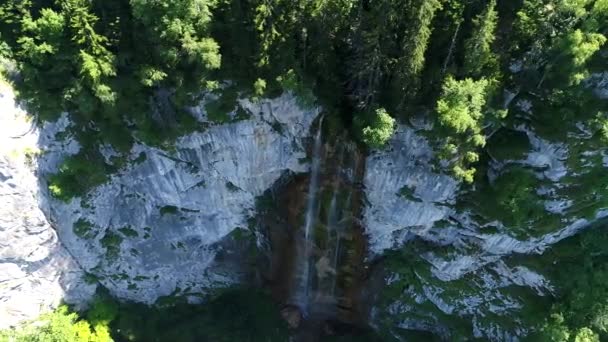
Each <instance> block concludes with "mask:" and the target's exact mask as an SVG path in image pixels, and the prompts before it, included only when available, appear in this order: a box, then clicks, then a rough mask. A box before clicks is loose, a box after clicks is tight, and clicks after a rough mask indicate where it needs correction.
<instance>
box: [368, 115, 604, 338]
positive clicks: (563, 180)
mask: <svg viewBox="0 0 608 342" xmlns="http://www.w3.org/2000/svg"><path fill="white" fill-rule="evenodd" d="M528 109H529V108H528ZM577 131H578V132H577ZM585 131H586V129H585V127H584V125H583V124H578V125H577V128H576V129H575V131H574V132H573V133H572V137H573V139H572V140H565V141H558V142H550V141H548V140H545V139H543V138H541V137H540V136H539V135H538V134H537V133H535V131H534V129H533V128H531V127H529V126H527V125H521V126H518V127H517V128H516V130H515V131H514V132H511V133H509V134H511V135H512V134H517V135H518V136H519V137H520V138H521V139H523V140H524V141H523V142H522V143H521V144H519V147H518V148H517V149H518V150H517V151H513V146H512V144H514V141H516V139H515V138H514V137H513V136H511V135H510V136H509V142H510V144H511V145H509V144H503V143H502V141H501V139H502V138H501V137H499V136H497V137H496V138H495V140H497V141H495V144H494V146H493V145H492V141H491V142H490V152H491V154H495V155H489V156H486V157H487V158H489V160H488V165H489V167H488V168H487V169H483V170H480V172H483V173H482V174H481V175H482V177H480V179H481V180H480V181H477V182H476V183H475V184H474V185H473V187H472V189H464V188H462V189H458V184H456V182H455V181H454V180H452V179H451V178H450V177H448V176H446V175H445V174H442V173H441V172H440V171H436V170H438V169H439V168H437V169H433V168H432V167H431V165H432V164H431V161H432V150H431V148H430V147H429V144H428V143H427V142H426V139H424V138H423V137H422V136H423V134H422V133H423V132H422V131H414V129H413V128H409V127H404V126H403V127H400V129H399V132H398V133H397V134H396V135H395V137H394V138H393V139H392V141H391V142H390V144H389V147H388V148H387V149H385V150H382V151H375V152H373V153H372V154H371V155H370V157H369V158H368V162H367V172H366V178H365V185H366V195H367V199H368V200H369V204H368V206H367V207H366V209H365V212H364V218H363V219H364V221H365V228H366V231H367V233H368V235H369V238H370V243H371V252H372V255H371V257H372V258H375V257H377V256H379V255H384V256H385V259H384V261H383V263H382V265H383V266H382V267H381V268H380V269H377V270H376V271H375V273H374V275H373V277H372V278H379V279H380V280H376V281H372V282H371V285H370V286H376V287H379V288H381V289H382V290H381V291H379V292H380V295H378V296H377V298H376V299H377V302H376V303H378V304H377V306H375V307H374V310H373V315H372V322H373V324H374V325H376V326H377V327H378V328H379V329H381V330H384V331H391V333H392V334H393V335H394V336H398V335H399V330H400V329H412V330H428V331H432V332H434V333H436V334H439V335H440V336H443V337H444V338H446V339H455V338H458V337H462V338H466V336H471V335H474V336H476V337H485V338H489V339H491V340H495V341H517V340H518V339H519V338H520V337H521V336H523V335H525V334H526V333H527V332H528V331H529V328H530V327H529V326H528V325H526V317H525V314H524V313H523V312H524V311H526V310H522V309H523V308H524V306H529V305H532V304H530V303H533V302H534V301H535V300H538V298H541V297H543V296H546V295H549V294H551V293H553V292H554V290H555V289H554V286H553V285H552V284H551V281H550V280H549V279H547V278H546V277H545V276H544V275H543V268H542V266H541V267H538V266H539V265H538V264H536V265H535V266H536V267H532V268H531V267H530V265H534V262H532V260H534V259H535V258H538V255H539V254H542V253H543V252H545V251H546V250H547V249H549V248H552V246H554V245H555V244H557V243H558V242H560V241H562V240H563V239H565V238H568V237H570V236H572V235H574V234H577V233H578V232H580V231H581V230H583V229H585V228H588V227H589V226H590V225H591V223H592V222H595V221H598V220H600V219H602V218H604V217H606V216H607V215H608V211H606V210H605V206H604V205H603V204H602V203H605V202H603V199H604V197H603V196H605V194H604V193H601V191H600V190H599V188H598V187H595V186H593V185H592V184H593V183H592V182H593V181H594V180H595V181H599V180H600V179H601V178H600V177H597V176H598V174H601V172H604V173H605V163H604V161H603V157H602V156H603V155H604V153H605V152H606V149H605V148H604V147H602V146H601V145H600V146H597V145H594V143H593V142H592V139H591V136H590V135H585V134H584V133H585ZM501 134H503V133H501ZM515 144H517V143H515ZM507 149H509V150H508V151H507ZM581 150H583V151H585V152H584V153H582V154H581V155H573V153H572V151H577V152H579V153H580V151H581ZM602 170H603V171H602ZM598 172H599V173H598ZM514 175H515V176H516V177H513V176H514ZM503 179H507V181H504V180H503ZM589 197H592V198H593V200H590V199H589ZM580 203H589V205H588V206H586V207H585V206H580V205H576V204H580ZM520 216H521V217H520ZM370 292H371V293H373V292H374V291H373V289H372V290H371V291H370ZM535 298H536V299H535ZM528 318H529V317H528Z"/></svg>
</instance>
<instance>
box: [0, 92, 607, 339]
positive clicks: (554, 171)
mask: <svg viewBox="0 0 608 342" xmlns="http://www.w3.org/2000/svg"><path fill="white" fill-rule="evenodd" d="M1 93H2V94H3V95H2V108H3V110H2V111H1V112H0V120H2V122H0V129H1V130H2V135H1V136H0V139H2V144H0V191H1V192H0V195H1V196H2V197H0V198H2V199H1V201H2V204H3V205H2V206H1V207H0V211H2V213H3V214H2V215H0V216H1V217H2V218H1V219H0V247H1V248H0V271H2V272H0V284H1V286H0V315H4V316H0V322H2V323H3V324H4V325H7V324H14V323H16V322H18V321H21V320H24V319H29V318H33V317H35V316H36V315H37V314H38V313H39V312H40V311H42V310H44V309H46V308H49V307H52V306H53V305H55V304H56V303H57V302H58V301H59V300H60V299H62V298H64V299H65V300H67V301H69V302H72V303H81V304H82V303H86V301H87V300H88V299H89V298H90V297H91V296H92V294H93V292H94V290H95V285H89V283H90V284H97V283H99V284H102V285H103V286H104V287H106V288H108V289H109V291H110V292H111V293H112V294H114V295H116V296H117V297H119V298H125V299H133V300H136V301H141V302H145V303H153V302H155V301H156V300H158V299H159V298H162V297H164V296H169V295H176V296H183V297H186V298H188V299H189V300H198V299H199V298H200V297H201V296H204V295H205V294H207V293H209V291H211V290H213V289H215V288H218V287H225V286H230V285H233V284H236V283H241V282H244V281H246V279H247V276H248V272H249V271H250V270H251V267H250V265H248V264H249V262H250V261H251V260H249V259H248V258H250V257H249V256H248V255H247V250H248V248H249V247H251V244H254V245H255V244H256V243H257V242H259V241H261V239H262V238H261V235H256V234H258V233H256V231H255V229H250V228H253V227H250V224H251V221H250V220H249V219H250V218H251V217H253V215H254V213H255V211H256V198H258V197H259V196H260V195H262V194H263V193H264V192H265V191H266V190H268V189H270V188H271V187H272V186H273V184H275V183H276V182H277V180H279V179H281V178H283V176H284V175H285V174H289V173H306V172H308V171H309V169H310V165H309V164H310V163H309V161H308V159H307V153H306V149H305V145H306V141H310V139H309V138H310V133H311V132H310V131H311V125H312V122H313V121H314V120H315V118H316V117H317V116H318V110H316V109H315V110H303V109H301V108H299V107H298V106H297V105H296V103H297V101H296V100H295V98H294V97H293V96H291V95H287V94H286V95H283V96H281V97H279V98H276V99H273V100H264V101H261V102H255V103H254V102H251V101H248V100H240V101H239V107H240V112H241V114H240V115H239V120H238V121H237V120H232V121H231V122H230V123H227V124H222V125H216V124H213V122H211V121H210V120H209V119H208V118H207V115H206V113H205V110H204V102H203V103H202V104H201V106H199V107H196V108H193V114H194V115H195V116H196V117H197V119H198V120H199V121H201V122H203V123H205V124H207V126H208V127H207V128H206V129H205V130H204V131H201V132H196V133H192V134H189V135H186V136H183V137H181V138H179V139H178V140H177V141H176V142H175V148H174V149H171V150H163V149H159V148H156V147H151V146H147V145H144V144H141V143H138V144H136V145H135V146H134V147H133V149H132V151H131V152H130V155H129V157H128V163H127V164H126V165H127V166H125V167H123V168H121V169H120V170H119V171H118V172H117V173H116V174H113V175H112V176H111V177H110V180H109V181H108V182H106V183H105V184H103V185H101V186H99V187H97V188H96V189H93V190H92V191H91V192H90V193H89V194H88V195H87V196H85V197H83V198H75V199H73V200H71V201H70V202H69V203H65V202H62V201H59V200H57V199H54V198H52V197H51V196H50V195H49V194H48V191H47V190H46V181H45V176H46V175H48V174H50V173H53V172H56V170H57V169H58V167H59V165H60V163H61V160H62V159H63V158H64V157H65V156H67V155H69V154H75V153H77V152H78V150H79V145H78V143H77V142H76V141H74V140H72V139H70V138H69V136H68V137H67V138H64V139H63V140H62V139H61V137H62V136H64V137H65V136H66V135H67V134H66V132H69V125H70V122H69V120H68V119H67V116H64V117H62V119H60V120H59V121H57V122H55V123H47V124H45V125H44V126H43V127H42V128H40V129H36V128H31V127H32V126H31V125H30V124H29V123H28V122H27V121H25V120H26V115H25V113H23V112H22V111H19V110H17V109H15V105H14V103H13V97H12V93H11V92H10V90H9V89H8V88H7V87H4V88H2V92H1ZM600 95H601V94H600ZM514 101H515V102H514V103H515V107H516V108H518V111H519V112H518V113H517V115H521V116H522V117H525V115H526V112H529V111H530V110H534V108H533V105H532V103H531V102H527V100H526V99H517V100H514ZM243 113H245V114H246V115H243ZM231 114H236V113H231ZM233 118H236V116H233ZM411 126H413V127H410V126H406V125H401V126H399V128H398V131H397V133H396V134H395V136H394V137H393V139H392V140H391V142H390V144H389V146H388V147H387V148H386V149H383V150H379V151H372V152H371V153H370V155H369V156H368V157H367V160H366V162H365V163H364V164H365V165H366V166H365V172H364V173H365V175H364V176H362V177H363V178H362V179H363V192H364V195H365V196H364V197H365V199H362V202H363V203H365V204H363V206H362V208H361V209H362V214H361V222H360V223H361V226H362V227H363V228H364V230H365V234H366V237H367V240H368V245H369V246H368V247H369V248H368V250H369V253H368V261H372V260H382V261H381V262H380V263H379V264H378V265H379V267H376V268H375V269H374V270H373V272H372V274H371V280H370V290H368V292H367V293H368V294H369V295H370V297H372V302H373V309H372V315H371V322H372V324H373V325H374V326H376V327H378V328H379V329H381V330H382V331H389V332H390V333H391V334H392V335H394V336H397V337H398V336H399V331H400V329H422V330H430V331H433V332H434V333H437V334H439V335H441V336H444V337H445V338H448V336H451V337H450V338H453V337H454V336H470V335H471V334H473V335H475V336H478V337H487V338H490V339H492V340H499V341H502V340H517V339H518V338H519V337H520V336H523V335H525V334H526V333H527V331H528V330H529V326H527V325H526V323H525V322H526V320H525V319H526V317H525V312H524V311H525V310H522V308H523V307H524V305H526V303H529V302H531V301H534V300H536V299H537V298H542V297H543V296H546V295H548V294H551V293H552V292H553V291H554V290H555V288H554V285H553V284H552V283H551V281H550V279H548V278H547V277H546V276H545V275H544V274H543V272H542V267H541V268H539V267H534V263H531V262H530V260H533V259H534V258H535V257H537V256H538V255H539V254H541V253H543V252H544V251H546V250H547V249H548V248H553V246H555V244H556V243H558V242H559V241H561V240H563V239H565V238H567V237H569V236H572V235H574V234H577V233H578V232H580V231H581V230H582V229H585V228H586V227H588V226H589V224H590V223H591V222H593V221H596V220H598V219H600V218H602V217H605V216H606V215H608V212H607V211H606V210H604V209H605V208H607V207H608V192H606V191H601V190H602V189H599V188H598V187H594V184H595V183H596V182H601V181H602V180H603V179H605V177H606V174H607V173H606V172H605V168H606V166H607V165H608V163H607V162H606V160H608V157H607V156H608V153H607V151H606V148H605V147H603V146H604V145H598V144H596V143H595V142H594V141H593V137H592V136H591V135H590V134H589V133H588V131H589V130H588V128H587V127H585V125H584V124H582V123H580V124H577V125H576V127H574V128H573V130H572V131H571V133H569V135H568V137H566V138H565V139H563V140H555V139H553V140H551V139H548V138H546V137H543V136H542V134H540V133H538V132H537V131H538V130H537V129H535V127H531V126H530V125H528V124H525V123H523V124H521V125H518V126H515V128H513V129H511V130H505V129H503V130H501V131H499V132H498V133H496V134H495V135H493V136H492V137H491V138H490V140H489V143H488V153H487V155H486V156H485V157H484V158H486V159H485V160H484V162H483V163H480V164H483V165H487V167H485V168H483V169H480V170H479V171H478V172H479V173H480V174H481V175H483V177H480V180H478V181H476V183H475V184H474V185H473V186H472V187H462V186H460V185H459V184H458V183H457V182H456V181H455V180H454V179H453V178H451V177H450V176H449V175H448V174H447V173H446V172H444V171H442V168H441V165H438V164H437V163H436V162H435V157H434V156H433V149H432V147H431V145H430V144H429V142H428V140H427V138H425V135H428V134H426V133H425V132H424V130H425V129H428V125H426V124H424V123H420V122H413V123H412V125H411ZM504 141H508V142H509V143H508V144H505V143H504ZM507 147H508V148H507ZM38 150H39V151H40V153H39V154H38V153H35V151H38ZM100 151H101V152H102V154H103V155H104V157H105V158H106V160H107V162H108V163H112V162H113V161H112V156H113V155H115V152H114V151H113V150H112V149H111V148H110V147H108V146H101V147H100ZM362 164H363V163H362ZM341 172H345V173H348V172H352V170H350V171H349V169H348V167H345V170H343V171H341ZM362 173H363V172H362ZM327 184H330V183H329V182H328V183H327ZM358 185H359V184H357V186H358ZM332 189H333V188H332ZM327 194H328V195H327V196H325V195H324V196H322V197H323V198H325V202H327V203H326V205H325V206H326V207H328V208H331V207H332V205H331V203H332V198H340V196H335V194H333V193H332V192H331V191H327ZM294 196H295V195H294ZM302 196H304V195H302ZM283 197H284V196H278V198H283ZM289 197H293V196H289ZM325 202H323V203H325ZM278 207H280V206H278ZM321 211H323V210H321ZM326 211H328V212H331V210H326ZM357 212H358V209H357ZM294 215H295V216H297V215H299V214H298V213H295V214H294ZM329 216H331V215H329ZM329 216H328V217H329ZM328 220H329V219H328ZM354 221H357V220H354ZM328 222H329V221H328ZM358 223H359V222H358V221H357V224H358ZM336 236H338V235H336ZM338 240H339V239H338ZM59 241H61V243H60V242H59ZM336 255H337V254H336ZM381 256H382V257H383V258H380V257H381ZM361 273H362V272H361ZM85 280H86V281H85ZM373 286H377V287H378V290H377V291H376V290H375V289H374V288H372V287H373ZM5 316H6V317H5Z"/></svg>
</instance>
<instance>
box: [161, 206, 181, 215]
mask: <svg viewBox="0 0 608 342" xmlns="http://www.w3.org/2000/svg"><path fill="white" fill-rule="evenodd" d="M178 212H179V208H178V207H176V206H174V205H166V206H164V207H162V208H160V216H165V215H175V214H177V213H178Z"/></svg>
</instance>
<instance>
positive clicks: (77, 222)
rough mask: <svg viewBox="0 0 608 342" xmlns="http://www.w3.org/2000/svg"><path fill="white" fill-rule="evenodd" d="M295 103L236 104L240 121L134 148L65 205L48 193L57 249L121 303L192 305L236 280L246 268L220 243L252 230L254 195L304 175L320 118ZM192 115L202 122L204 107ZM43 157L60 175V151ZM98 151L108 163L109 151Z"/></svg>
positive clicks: (44, 168) (51, 149) (287, 98)
mask: <svg viewBox="0 0 608 342" xmlns="http://www.w3.org/2000/svg"><path fill="white" fill-rule="evenodd" d="M295 103H296V101H295V99H294V97H293V96H291V95H288V94H286V95H283V96H281V97H279V98H276V99H273V100H267V101H261V102H255V103H254V102H251V101H248V100H241V101H240V107H241V110H242V111H244V112H246V113H248V118H246V119H243V120H240V121H233V122H231V123H227V124H223V125H214V124H212V123H210V122H206V123H207V124H208V125H209V127H208V128H207V129H205V130H204V131H202V132H195V133H192V134H189V135H186V136H183V137H181V138H179V139H178V140H177V141H176V142H175V148H174V150H172V151H166V150H162V149H159V148H155V147H151V146H146V145H144V144H136V145H135V146H134V147H133V149H132V151H131V153H130V156H129V163H128V166H126V167H124V168H123V169H121V170H120V171H119V172H117V173H116V174H114V175H112V176H111V178H110V180H109V181H108V182H106V183H105V184H103V185H101V186H99V187H98V188H96V189H93V190H92V191H91V192H90V193H89V194H88V195H87V196H86V197H84V198H75V199H73V200H71V201H70V202H69V203H65V202H62V201H59V200H56V199H53V198H50V197H49V196H48V195H47V196H46V198H47V199H48V212H47V214H48V215H49V217H50V218H51V219H52V221H53V222H54V224H55V226H56V229H57V231H58V233H59V236H60V238H61V241H62V243H63V244H64V245H65V246H66V248H67V249H68V250H69V251H70V253H71V254H72V255H74V256H75V257H76V258H77V259H78V261H79V263H80V265H81V266H82V267H83V269H85V270H86V271H87V272H88V273H89V274H90V275H91V276H93V277H94V278H95V279H98V280H99V281H100V282H101V284H103V285H104V286H105V287H106V288H108V290H109V291H110V292H111V293H112V294H113V295H115V296H117V297H119V298H125V299H132V300H135V301H140V302H145V303H153V302H154V301H156V300H157V299H158V298H159V297H161V296H168V295H183V296H186V297H187V298H189V299H191V300H196V299H197V298H199V297H200V296H201V295H204V294H206V293H208V291H209V290H210V289H213V288H218V287H225V286H230V285H233V284H235V283H237V282H240V281H241V280H242V279H243V277H244V276H245V273H246V272H247V271H248V270H246V269H245V268H246V267H247V265H248V262H247V260H243V259H242V258H243V256H242V253H241V252H242V251H239V250H238V248H237V250H233V249H230V248H228V247H227V246H226V243H225V242H226V241H227V239H229V238H230V237H231V236H232V234H233V233H235V232H236V231H237V230H240V231H249V229H248V221H247V219H248V218H249V217H250V216H251V215H252V213H253V211H254V209H255V198H256V197H257V196H259V195H261V194H262V193H263V192H264V191H265V190H267V189H268V188H269V187H271V186H272V185H273V183H274V182H275V181H276V180H278V179H279V178H280V177H281V176H282V175H283V174H284V173H286V172H295V173H298V172H306V171H307V170H308V167H309V166H308V164H307V162H306V161H305V159H306V152H305V149H304V144H303V138H305V137H307V136H308V135H309V129H310V126H311V124H312V122H313V120H314V119H315V117H316V116H317V113H318V111H317V110H316V109H312V110H303V109H301V108H298V107H297V106H296V104H295ZM194 111H195V112H196V114H197V117H198V118H199V119H200V120H201V121H206V116H205V115H204V103H202V104H201V106H200V107H199V108H195V109H194ZM51 133H52V132H47V135H48V136H53V135H54V133H52V134H51ZM62 144H65V143H62ZM47 151H48V152H47V153H46V154H44V155H43V157H42V158H41V160H40V169H41V172H43V173H50V172H54V171H56V170H57V165H58V162H59V161H60V160H61V159H62V158H63V157H64V156H65V152H66V149H65V148H64V147H62V146H56V145H54V144H53V143H52V142H49V144H48V146H47ZM102 152H103V154H104V156H106V157H107V158H108V159H109V157H111V155H112V151H111V149H109V148H108V147H103V151H102ZM232 245H233V246H234V245H235V244H232ZM220 256H221V257H220Z"/></svg>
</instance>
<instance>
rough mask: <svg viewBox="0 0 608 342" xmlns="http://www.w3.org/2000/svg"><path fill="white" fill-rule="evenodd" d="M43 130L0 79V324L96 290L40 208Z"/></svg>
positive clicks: (81, 299)
mask: <svg viewBox="0 0 608 342" xmlns="http://www.w3.org/2000/svg"><path fill="white" fill-rule="evenodd" d="M39 134H40V131H39V130H38V129H37V128H36V127H35V126H34V125H33V123H32V118H31V117H30V116H28V115H27V114H26V113H25V112H24V111H22V110H20V109H19V108H18V107H17V106H16V105H15V101H14V93H13V91H12V89H11V88H10V87H9V86H8V85H6V84H0V329H1V328H6V327H8V326H14V325H16V324H17V323H19V322H21V321H24V320H31V319H35V318H36V317H38V316H39V315H40V313H42V312H45V311H48V310H51V309H52V308H53V307H55V306H56V305H58V304H59V302H60V301H61V300H64V301H66V302H68V303H74V304H84V303H86V302H87V301H88V300H89V299H90V298H91V297H92V295H93V294H94V292H95V286H94V285H89V284H87V283H86V282H85V280H84V271H83V270H82V269H81V267H80V266H79V265H78V263H77V261H78V257H76V258H74V257H72V255H70V253H69V252H68V250H66V249H65V248H64V247H63V246H62V244H61V243H60V241H59V239H58V236H57V233H56V232H55V230H54V229H53V227H52V225H51V224H50V223H49V221H48V220H47V218H46V217H45V215H44V213H43V211H42V210H41V209H40V200H41V197H40V196H41V193H40V191H39V187H38V179H37V176H36V173H35V170H36V163H37V158H38V155H39V153H40V149H39V146H38V138H39Z"/></svg>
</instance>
